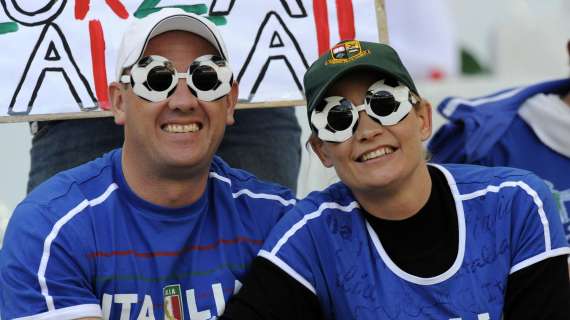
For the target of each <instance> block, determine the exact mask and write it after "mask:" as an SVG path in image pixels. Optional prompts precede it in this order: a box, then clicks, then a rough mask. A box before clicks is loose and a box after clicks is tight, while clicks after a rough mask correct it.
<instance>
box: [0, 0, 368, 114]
mask: <svg viewBox="0 0 570 320" xmlns="http://www.w3.org/2000/svg"><path fill="white" fill-rule="evenodd" d="M0 2H1V3H2V9H1V11H0V48H1V50H2V51H1V52H2V55H1V57H2V58H1V59H0V70H2V77H0V119H2V118H1V117H6V116H7V117H11V116H29V115H51V116H52V117H49V118H54V117H53V115H54V114H66V113H78V112H82V111H100V110H105V109H108V107H109V100H108V93H107V84H108V83H109V82H111V81H113V80H115V79H113V75H114V74H115V73H114V69H115V61H116V52H117V48H118V45H119V43H120V40H121V36H122V33H123V29H124V28H125V27H126V26H127V25H128V23H129V22H130V20H132V19H140V18H142V17H144V16H146V15H148V14H152V13H153V12H156V11H158V10H160V8H164V7H172V6H176V7H180V8H182V9H183V10H185V11H188V12H194V13H197V14H200V15H204V16H207V17H209V18H210V19H211V20H212V21H213V22H214V23H216V24H217V25H218V26H219V28H220V30H221V32H222V35H223V37H224V39H225V40H226V45H227V47H228V50H229V51H230V60H231V65H232V68H233V70H234V73H235V76H236V78H237V80H238V81H239V83H240V100H241V101H240V102H245V103H255V102H269V103H271V102H278V101H283V100H287V101H288V100H299V99H302V79H303V74H304V72H305V71H306V69H307V67H308V66H309V64H310V63H311V62H312V61H314V60H315V59H316V58H317V57H318V55H319V52H323V51H324V50H326V49H327V48H329V47H330V46H332V45H334V44H335V43H336V42H338V41H339V40H340V39H349V38H357V39H360V40H371V41H378V39H379V35H378V27H377V26H378V23H377V21H376V10H375V1H374V0H334V1H332V0H256V1H254V0H241V1H237V0H212V1H183V0H162V1H161V0H138V1H136V0H106V1H102V0H93V1H90V0H0ZM93 116H95V115H93ZM24 118H25V117H24Z"/></svg>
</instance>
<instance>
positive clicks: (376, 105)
mask: <svg viewBox="0 0 570 320" xmlns="http://www.w3.org/2000/svg"><path fill="white" fill-rule="evenodd" d="M304 82H305V90H306V92H305V94H306V97H307V102H308V105H307V106H308V116H309V119H310V122H311V128H312V130H313V134H312V137H311V138H310V144H311V146H312V148H313V150H314V151H315V152H316V153H317V155H318V156H319V158H320V159H321V161H322V163H323V164H324V165H325V166H327V167H334V168H335V170H336V172H337V174H338V176H339V177H340V180H341V182H339V183H336V184H333V185H331V186H330V187H329V188H327V189H325V190H323V191H319V192H313V193H312V194H310V195H309V196H308V197H307V198H306V199H304V200H302V201H300V202H298V204H297V205H296V207H295V209H293V210H292V211H290V212H289V213H288V214H287V215H286V216H285V217H284V218H283V219H282V220H281V221H280V223H279V224H278V225H277V227H276V228H275V229H274V230H273V231H272V233H271V235H270V237H269V238H268V239H267V241H266V243H265V245H264V248H263V250H262V251H261V252H260V253H259V257H257V258H256V260H254V264H253V267H252V270H251V273H250V275H249V277H248V278H247V279H246V281H245V283H244V286H243V288H242V289H241V291H240V292H239V293H238V294H237V295H236V296H235V297H234V298H233V299H232V300H231V301H230V303H229V304H228V307H227V309H226V313H225V315H224V317H223V318H226V319H318V318H327V319H446V320H447V319H465V320H467V319H478V320H482V319H501V317H504V319H518V320H520V319H568V317H569V315H570V309H569V308H570V303H569V301H570V286H569V283H568V270H567V268H566V256H567V255H568V253H570V248H568V247H567V246H566V240H565V239H564V236H563V231H562V227H561V225H560V219H559V218H558V216H557V215H558V213H557V208H556V207H555V205H554V203H553V201H552V199H551V194H550V192H549V191H548V189H547V187H546V186H545V185H544V183H543V182H542V181H541V180H540V179H538V178H537V177H536V176H534V175H533V174H531V173H529V172H527V171H522V170H517V169H511V168H486V167H478V166H469V165H428V164H427V163H426V160H425V155H424V151H423V148H422V142H424V141H426V140H427V139H428V138H429V136H430V135H431V130H432V123H431V106H430V105H429V103H427V102H426V101H425V100H422V99H421V98H420V97H419V94H418V91H417V89H416V87H415V85H414V83H413V81H412V79H411V77H410V76H409V74H408V72H407V71H406V69H405V67H404V66H403V64H402V63H401V61H400V59H399V57H398V55H397V53H396V52H395V51H394V50H393V49H392V48H390V47H389V46H387V45H382V44H377V43H367V42H359V41H346V42H341V43H339V44H337V45H336V46H335V47H334V48H333V49H331V51H330V52H328V53H327V54H325V55H323V56H321V57H320V58H319V59H318V60H317V61H316V62H315V63H313V64H312V66H311V67H310V68H309V70H308V72H307V74H306V75H305V78H304ZM529 156H531V155H529Z"/></svg>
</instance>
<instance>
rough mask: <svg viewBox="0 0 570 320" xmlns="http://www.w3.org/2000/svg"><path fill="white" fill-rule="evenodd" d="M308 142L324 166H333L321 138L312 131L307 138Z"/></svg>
mask: <svg viewBox="0 0 570 320" xmlns="http://www.w3.org/2000/svg"><path fill="white" fill-rule="evenodd" d="M309 144H310V145H311V148H312V149H313V151H315V153H316V154H317V156H318V157H319V159H320V160H321V162H322V163H323V165H324V166H325V167H327V168H330V167H332V166H333V162H332V160H331V158H330V157H329V155H328V153H327V150H326V147H325V145H324V144H325V143H324V142H323V140H321V139H319V137H317V135H316V134H314V133H312V134H311V137H310V138H309Z"/></svg>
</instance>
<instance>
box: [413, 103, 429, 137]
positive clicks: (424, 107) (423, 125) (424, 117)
mask: <svg viewBox="0 0 570 320" xmlns="http://www.w3.org/2000/svg"><path fill="white" fill-rule="evenodd" d="M419 104H420V105H419V106H418V107H415V110H416V114H417V116H418V119H419V126H420V128H419V129H420V137H421V139H422V141H426V140H427V139H429V137H431V133H432V132H431V131H432V129H433V128H432V113H431V110H432V109H431V103H429V101H427V100H426V99H423V98H422V99H420V102H419Z"/></svg>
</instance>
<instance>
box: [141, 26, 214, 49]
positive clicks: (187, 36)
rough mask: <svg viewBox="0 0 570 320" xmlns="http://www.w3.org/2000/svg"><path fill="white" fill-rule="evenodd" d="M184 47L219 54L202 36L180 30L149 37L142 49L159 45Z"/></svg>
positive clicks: (159, 46) (158, 46)
mask: <svg viewBox="0 0 570 320" xmlns="http://www.w3.org/2000/svg"><path fill="white" fill-rule="evenodd" d="M164 46H168V47H177V46H179V47H184V48H187V49H191V50H197V51H201V52H202V51H203V52H204V53H210V54H219V52H218V50H216V48H215V47H214V45H212V43H210V42H209V41H208V40H206V39H205V38H204V37H202V36H200V35H198V34H195V33H192V32H188V31H182V30H172V31H167V32H164V33H161V34H159V35H156V36H154V37H153V38H151V39H150V40H149V42H148V44H147V46H146V48H145V50H144V52H145V53H146V52H147V51H156V50H157V49H160V48H161V47H164Z"/></svg>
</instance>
